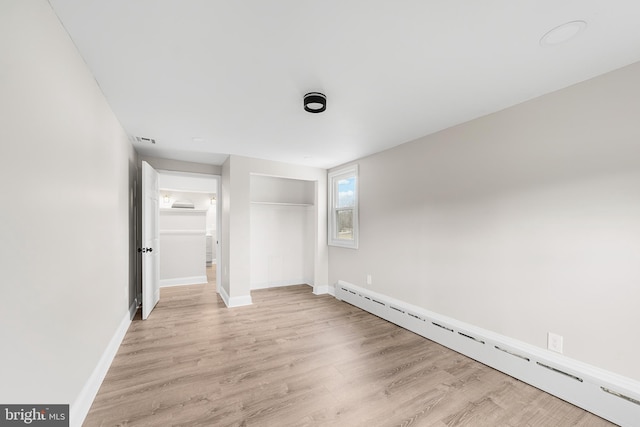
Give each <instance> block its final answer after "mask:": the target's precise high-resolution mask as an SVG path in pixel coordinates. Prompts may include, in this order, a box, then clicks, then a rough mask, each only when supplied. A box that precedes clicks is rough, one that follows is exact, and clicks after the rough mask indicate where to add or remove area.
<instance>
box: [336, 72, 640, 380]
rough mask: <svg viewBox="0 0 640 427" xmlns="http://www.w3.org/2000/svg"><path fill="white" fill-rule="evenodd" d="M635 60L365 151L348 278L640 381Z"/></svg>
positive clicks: (639, 78) (345, 264)
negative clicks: (550, 342)
mask: <svg viewBox="0 0 640 427" xmlns="http://www.w3.org/2000/svg"><path fill="white" fill-rule="evenodd" d="M639 117H640V64H634V65H632V66H629V67H626V68H623V69H620V70H618V71H615V72H612V73H609V74H606V75H603V76H600V77H597V78H595V79H593V80H590V81H586V82H583V83H581V84H578V85H575V86H572V87H569V88H567V89H564V90H561V91H558V92H555V93H552V94H549V95H546V96H543V97H540V98H537V99H534V100H532V101H529V102H526V103H523V104H520V105H518V106H515V107H512V108H509V109H507V110H504V111H501V112H498V113H495V114H492V115H489V116H486V117H483V118H480V119H477V120H474V121H471V122H468V123H465V124H462V125H459V126H456V127H453V128H450V129H448V130H445V131H442V132H440V133H437V134H434V135H431V136H427V137H424V138H421V139H419V140H417V141H414V142H411V143H408V144H404V145H401V146H399V147H397V148H395V149H391V150H388V151H385V152H382V153H379V154H376V155H373V156H370V157H367V158H364V159H361V160H359V161H358V162H357V163H358V164H359V165H360V249H359V250H350V249H342V248H336V247H331V248H330V251H329V255H330V281H331V283H335V282H336V281H337V280H344V281H347V282H350V283H354V284H356V285H359V286H364V287H367V285H366V275H367V274H371V275H372V278H373V284H372V285H371V286H369V288H371V289H372V290H375V291H377V292H380V293H383V294H386V295H389V296H392V297H394V298H397V299H400V300H403V301H407V302H411V303H413V304H415V305H419V306H422V307H424V308H426V309H428V310H431V311H434V312H436V313H440V314H443V315H446V316H449V317H452V318H456V319H459V320H462V321H464V322H467V323H471V324H475V325H477V326H480V327H482V328H485V329H489V330H492V331H495V332H497V333H500V334H503V335H506V336H508V337H512V338H515V339H518V340H521V341H524V342H527V343H530V344H533V345H536V346H538V347H542V348H546V338H547V332H548V331H551V332H554V333H557V334H560V335H562V336H564V354H565V355H566V356H568V357H570V358H574V359H578V360H580V361H583V362H586V363H589V364H591V365H595V366H598V367H600V368H603V369H606V370H609V371H612V372H615V373H618V374H622V375H625V376H627V377H630V378H633V379H635V380H640V364H638V355H639V354H640V340H638V339H637V337H638V333H637V326H638V325H639V324H640V310H639V309H638V301H640V286H638V284H639V283H640V268H639V266H640V126H639V125H638V123H639V122H638V118H639Z"/></svg>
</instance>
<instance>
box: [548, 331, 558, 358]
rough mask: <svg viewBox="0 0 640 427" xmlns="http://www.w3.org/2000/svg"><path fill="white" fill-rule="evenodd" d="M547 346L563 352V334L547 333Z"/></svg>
mask: <svg viewBox="0 0 640 427" xmlns="http://www.w3.org/2000/svg"><path fill="white" fill-rule="evenodd" d="M547 348H548V349H549V350H551V351H555V352H556V353H560V354H562V335H558V334H554V333H553V332H549V333H547Z"/></svg>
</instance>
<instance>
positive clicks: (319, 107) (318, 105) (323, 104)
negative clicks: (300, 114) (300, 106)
mask: <svg viewBox="0 0 640 427" xmlns="http://www.w3.org/2000/svg"><path fill="white" fill-rule="evenodd" d="M326 109H327V97H326V96H324V94H322V93H320V92H309V93H308V94H306V95H305V96H304V110H305V111H308V112H310V113H322V112H323V111H324V110H326Z"/></svg>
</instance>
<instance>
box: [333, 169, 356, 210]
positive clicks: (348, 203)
mask: <svg viewBox="0 0 640 427" xmlns="http://www.w3.org/2000/svg"><path fill="white" fill-rule="evenodd" d="M355 188H356V177H355V176H350V177H348V178H344V179H340V180H338V200H337V201H336V207H337V208H346V207H353V206H355V200H354V199H355V197H354V195H355Z"/></svg>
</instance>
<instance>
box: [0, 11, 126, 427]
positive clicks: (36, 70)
mask: <svg viewBox="0 0 640 427" xmlns="http://www.w3.org/2000/svg"><path fill="white" fill-rule="evenodd" d="M0 70H1V71H0V93H1V94H2V95H1V96H0V159H2V167H0V188H1V190H0V192H1V194H2V196H1V197H2V200H3V212H2V221H0V272H1V275H2V276H1V279H0V280H1V285H0V342H2V351H1V360H2V362H1V363H0V378H1V379H2V380H1V383H2V385H1V386H0V402H2V403H43V402H46V403H69V404H73V403H74V401H76V399H77V398H78V397H79V395H80V393H81V390H82V388H83V386H85V384H87V381H88V379H89V377H90V376H91V374H92V371H93V370H94V369H95V368H96V366H97V364H98V362H99V360H100V358H101V356H102V355H103V353H104V352H105V349H106V347H107V345H108V344H109V341H110V340H111V338H112V337H113V336H114V334H115V333H116V330H118V327H119V326H120V325H121V324H122V322H123V319H124V320H126V318H127V316H128V314H129V313H128V311H129V310H128V309H129V306H130V304H131V303H132V302H133V298H134V295H135V259H136V258H135V255H134V250H133V249H134V248H135V246H134V244H135V236H134V235H133V222H134V212H133V209H134V203H133V188H134V185H133V182H134V180H135V177H136V155H135V152H134V150H133V148H132V146H131V144H130V143H129V141H128V139H127V136H126V135H125V133H124V131H123V129H122V128H121V126H120V124H119V123H118V121H117V120H116V118H115V116H114V115H113V113H112V112H111V110H110V108H109V106H108V104H107V102H106V100H105V99H104V97H103V95H102V93H101V91H100V88H99V87H98V86H97V85H96V82H95V80H94V78H93V76H92V74H91V73H90V72H89V70H88V69H87V67H86V65H85V63H84V61H83V60H82V58H81V57H80V55H79V54H78V52H77V51H76V49H75V46H74V44H73V43H72V41H71V40H70V39H69V37H68V35H67V33H66V32H65V30H64V28H63V27H62V26H61V25H60V23H59V21H58V19H57V18H56V16H55V14H54V13H53V11H52V10H51V8H50V6H49V4H48V3H47V1H46V0H31V1H24V0H3V1H2V2H0ZM71 409H72V412H73V410H74V407H73V406H72V408H71ZM72 421H73V420H72ZM77 421H78V420H76V422H77ZM72 425H73V424H72Z"/></svg>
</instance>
